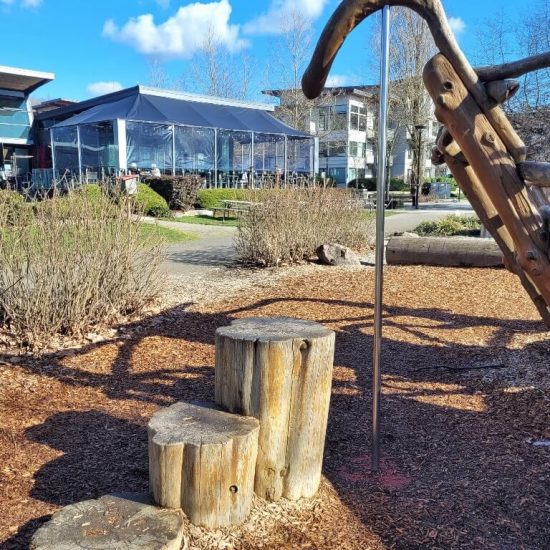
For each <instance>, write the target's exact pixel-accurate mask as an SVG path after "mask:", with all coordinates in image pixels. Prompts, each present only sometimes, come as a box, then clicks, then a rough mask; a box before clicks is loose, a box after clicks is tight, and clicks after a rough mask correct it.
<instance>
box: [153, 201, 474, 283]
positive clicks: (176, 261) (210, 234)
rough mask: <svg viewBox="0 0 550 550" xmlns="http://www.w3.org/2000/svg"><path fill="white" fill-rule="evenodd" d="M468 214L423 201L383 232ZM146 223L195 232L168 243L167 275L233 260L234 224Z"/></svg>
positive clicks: (462, 207)
mask: <svg viewBox="0 0 550 550" xmlns="http://www.w3.org/2000/svg"><path fill="white" fill-rule="evenodd" d="M455 212H456V213H460V214H471V213H473V211H472V209H471V207H470V205H469V204H468V203H467V202H465V201H461V202H460V203H457V202H450V203H438V204H429V205H426V204H423V205H421V207H420V209H419V210H404V211H399V213H397V214H395V215H393V216H390V217H388V218H386V223H385V234H386V235H391V234H392V233H395V232H403V231H411V230H412V229H414V228H415V227H416V226H417V225H418V224H419V223H420V222H423V221H426V220H436V219H439V218H443V217H444V216H448V215H449V214H453V213H455ZM143 221H144V222H147V223H159V224H160V225H162V226H164V227H169V228H172V229H177V230H180V231H185V232H187V233H192V234H194V235H195V236H196V238H195V239H193V240H190V241H187V242H185V243H180V244H172V245H169V246H168V256H167V258H166V260H165V262H164V264H163V270H164V271H165V272H166V273H168V274H170V275H194V274H197V275H204V274H205V273H208V272H209V271H212V270H215V269H218V268H220V267H225V266H230V265H234V264H235V260H236V256H237V253H236V249H235V242H234V238H235V236H236V234H237V228H236V227H223V226H218V225H200V224H189V223H180V222H170V221H158V222H157V221H156V220H154V219H152V218H144V220H143Z"/></svg>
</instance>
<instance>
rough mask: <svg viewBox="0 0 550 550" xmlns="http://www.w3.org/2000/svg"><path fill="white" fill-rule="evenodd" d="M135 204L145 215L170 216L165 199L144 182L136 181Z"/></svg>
mask: <svg viewBox="0 0 550 550" xmlns="http://www.w3.org/2000/svg"><path fill="white" fill-rule="evenodd" d="M136 204H137V207H138V210H139V211H140V212H141V213H143V214H145V215H146V216H153V217H155V218H163V217H167V216H170V208H168V203H167V202H166V200H165V199H164V198H163V197H161V196H160V195H159V194H158V193H157V192H156V191H154V190H153V189H151V188H150V187H149V186H148V185H145V184H144V183H138V192H137V195H136Z"/></svg>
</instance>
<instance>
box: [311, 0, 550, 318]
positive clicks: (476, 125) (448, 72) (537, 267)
mask: <svg viewBox="0 0 550 550" xmlns="http://www.w3.org/2000/svg"><path fill="white" fill-rule="evenodd" d="M384 6H401V7H407V8H410V9H412V10H414V11H415V12H417V13H418V14H419V15H420V16H421V17H422V18H424V19H425V20H426V22H427V24H428V27H429V29H430V31H431V33H432V35H433V37H434V41H435V44H436V46H437V47H438V48H439V50H440V53H438V54H437V55H436V56H435V57H433V58H432V59H431V60H430V61H429V62H428V63H427V65H426V66H425V68H424V74H423V79H424V84H425V86H426V89H427V91H428V93H429V94H430V96H431V98H432V100H433V102H434V104H435V115H436V118H437V119H438V121H439V122H440V123H441V124H442V125H443V129H442V130H441V132H440V134H439V136H438V139H437V145H436V148H435V150H434V151H433V153H432V161H434V162H435V163H439V164H442V163H447V165H448V167H449V169H450V171H451V172H452V174H453V176H454V177H455V179H456V180H457V182H458V183H459V185H460V187H461V189H462V191H464V194H465V195H466V197H467V198H468V200H469V201H470V203H471V204H472V207H473V208H474V210H475V211H476V213H477V215H478V216H479V218H480V219H481V221H482V222H483V225H484V226H485V227H486V228H487V230H488V231H489V233H490V234H491V236H492V237H493V238H494V239H495V240H496V242H497V243H498V245H499V247H500V249H501V250H502V253H503V255H504V261H505V265H506V266H507V268H508V269H509V270H510V271H512V272H513V273H515V274H516V275H517V276H518V277H519V279H520V281H521V283H522V285H523V287H524V288H525V290H526V291H527V293H528V294H529V296H530V298H531V300H532V301H533V303H534V304H535V306H536V307H537V309H538V311H539V313H540V315H541V317H542V319H543V321H544V322H545V324H546V325H547V326H548V327H550V255H549V252H550V204H549V202H548V199H547V198H546V196H545V195H544V192H543V190H542V188H543V187H550V163H541V162H530V161H527V160H526V157H527V155H526V147H525V145H524V143H523V142H522V140H521V139H520V137H519V136H518V134H517V133H516V132H515V130H514V128H513V126H512V124H511V123H510V121H509V120H508V118H507V117H506V114H505V113H504V111H503V110H502V108H501V106H500V105H501V103H503V102H504V101H506V100H507V99H509V98H510V97H511V96H512V95H513V94H514V93H516V92H517V90H518V88H519V84H518V82H516V81H514V80H509V79H513V78H516V77H518V76H521V75H523V74H526V73H528V72H532V71H535V70H538V69H542V68H545V67H550V52H547V53H544V54H540V55H535V56H531V57H528V58H525V59H521V60H519V61H515V62H512V63H506V64H503V65H498V66H492V67H481V68H477V69H474V68H473V67H472V66H471V65H470V63H469V61H468V60H467V58H466V57H465V56H464V54H463V52H462V51H461V50H460V48H459V46H458V44H457V42H456V40H455V37H454V35H453V32H452V31H451V29H450V27H449V24H448V21H447V17H446V15H445V11H444V10H443V6H442V4H441V1H440V0H344V1H343V2H342V3H341V4H340V5H339V6H338V8H337V9H336V11H335V12H334V14H333V15H332V17H331V18H330V20H329V21H328V23H327V24H326V26H325V29H324V30H323V33H322V35H321V37H320V39H319V42H318V44H317V47H316V49H315V52H314V54H313V57H312V60H311V62H310V65H309V67H308V68H307V70H306V72H305V74H304V77H303V79H302V88H303V90H304V93H305V95H306V96H307V97H309V98H314V97H317V96H318V95H319V94H320V93H321V91H322V89H323V87H324V84H325V82H326V79H327V77H328V74H329V71H330V68H331V66H332V63H333V61H334V59H335V57H336V55H337V53H338V51H339V49H340V47H341V46H342V44H343V43H344V41H345V39H346V37H347V36H348V35H349V33H350V32H351V31H352V30H353V29H354V28H355V27H356V26H357V25H359V24H360V23H361V22H362V21H363V20H364V19H366V18H367V17H368V16H369V15H371V14H372V13H374V12H376V11H378V10H380V9H382V8H383V7H384Z"/></svg>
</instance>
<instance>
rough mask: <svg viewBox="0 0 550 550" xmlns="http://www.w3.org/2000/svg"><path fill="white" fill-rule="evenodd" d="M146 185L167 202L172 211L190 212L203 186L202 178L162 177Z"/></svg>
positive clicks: (150, 179)
mask: <svg viewBox="0 0 550 550" xmlns="http://www.w3.org/2000/svg"><path fill="white" fill-rule="evenodd" d="M144 183H146V184H147V185H149V187H151V189H153V190H154V191H156V192H157V193H158V194H159V195H160V196H161V197H163V198H164V200H166V202H167V203H168V206H169V207H170V209H172V210H189V208H191V207H192V206H193V205H194V204H195V203H196V202H197V193H198V191H199V189H200V188H201V186H202V183H203V182H202V178H201V177H200V176H195V175H188V176H162V177H160V178H148V179H146V180H144Z"/></svg>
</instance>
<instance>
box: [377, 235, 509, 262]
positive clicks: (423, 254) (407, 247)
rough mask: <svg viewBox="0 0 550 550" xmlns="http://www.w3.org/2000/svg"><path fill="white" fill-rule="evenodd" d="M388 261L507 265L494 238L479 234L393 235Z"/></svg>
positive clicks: (389, 242)
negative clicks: (446, 235)
mask: <svg viewBox="0 0 550 550" xmlns="http://www.w3.org/2000/svg"><path fill="white" fill-rule="evenodd" d="M386 261H387V263H388V264H397V265H440V266H449V267H503V262H502V252H501V251H500V248H499V247H498V245H497V244H496V243H495V241H493V240H492V239H479V238H477V237H418V238H416V237H414V238H412V237H392V238H391V239H390V240H389V241H388V244H387V246H386Z"/></svg>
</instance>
